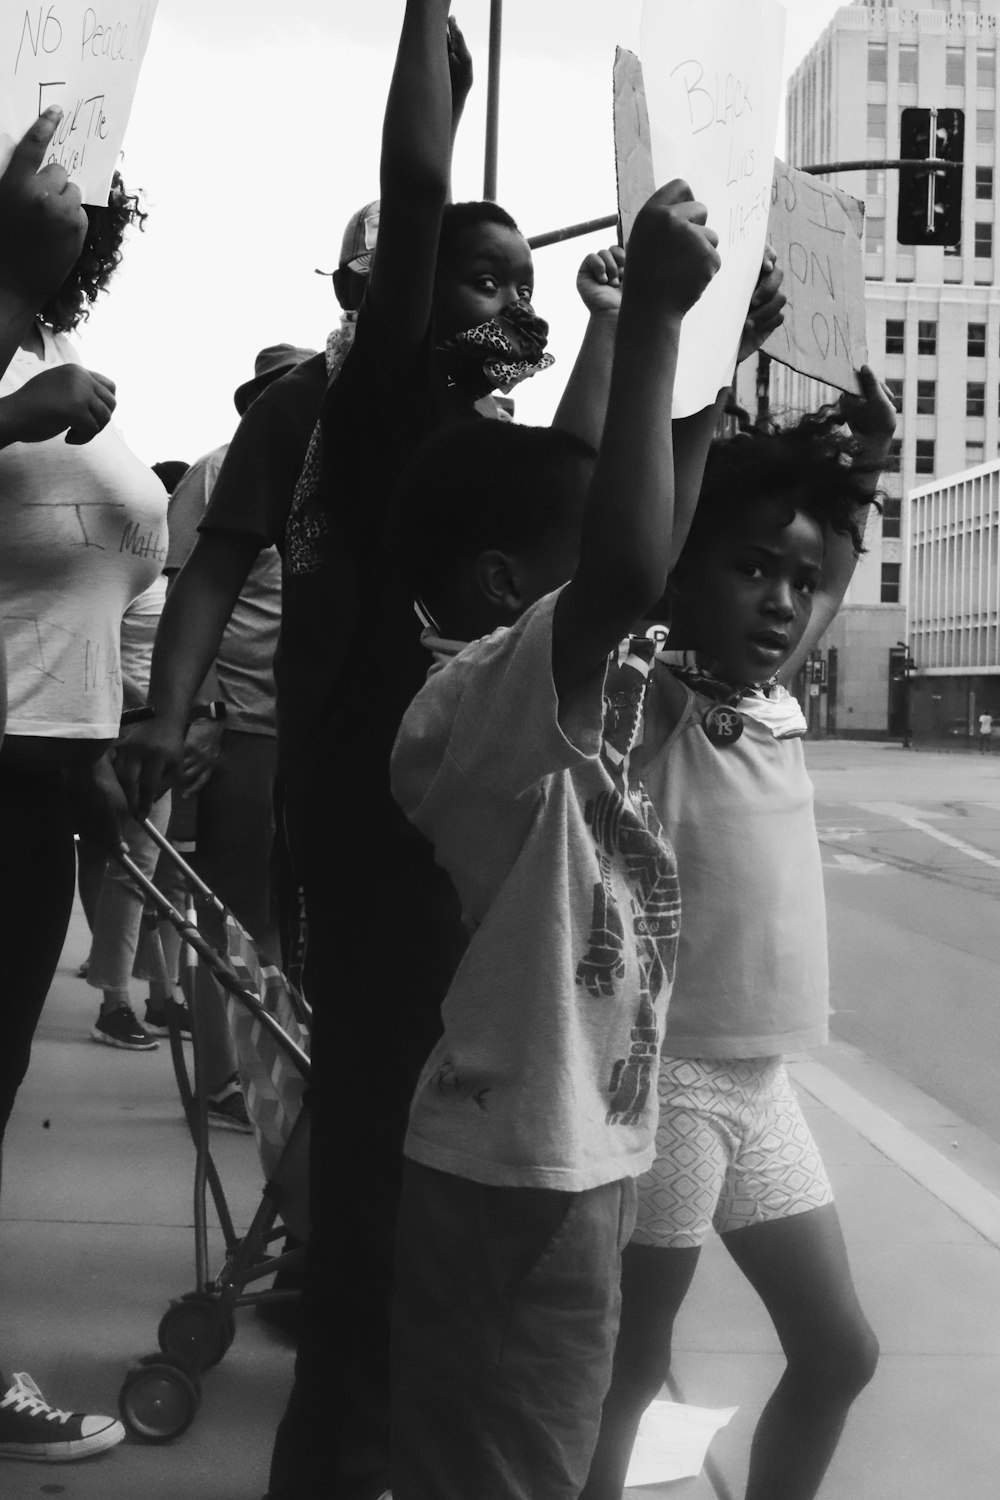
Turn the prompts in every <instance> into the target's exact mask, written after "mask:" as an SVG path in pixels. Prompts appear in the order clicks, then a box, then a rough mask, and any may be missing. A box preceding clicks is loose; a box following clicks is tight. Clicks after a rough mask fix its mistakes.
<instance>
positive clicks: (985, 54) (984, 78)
mask: <svg viewBox="0 0 1000 1500" xmlns="http://www.w3.org/2000/svg"><path fill="white" fill-rule="evenodd" d="M993 76H994V73H993V49H992V48H987V47H980V48H979V50H978V51H977V53H976V88H977V89H991V88H992V87H993Z"/></svg>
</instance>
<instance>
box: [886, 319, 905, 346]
mask: <svg viewBox="0 0 1000 1500" xmlns="http://www.w3.org/2000/svg"><path fill="white" fill-rule="evenodd" d="M905 329H906V325H905V323H904V322H903V320H902V318H887V319H886V324H885V352H886V354H902V353H903V335H904V333H905Z"/></svg>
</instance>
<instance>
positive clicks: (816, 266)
mask: <svg viewBox="0 0 1000 1500" xmlns="http://www.w3.org/2000/svg"><path fill="white" fill-rule="evenodd" d="M863 226H864V209H863V208H862V206H861V204H860V203H859V202H858V200H857V198H852V197H851V196H850V194H849V193H842V192H841V191H840V190H839V189H838V188H835V187H832V186H831V185H830V183H828V182H821V181H820V179H819V178H818V177H811V176H808V175H807V174H806V173H805V172H797V171H796V170H795V168H794V167H786V165H785V163H784V162H783V161H779V160H778V158H777V157H775V160H774V181H773V183H772V185H771V216H770V219H769V221H768V231H767V237H768V240H769V241H770V243H771V244H772V245H773V246H774V248H775V250H776V251H777V255H778V264H779V266H781V268H782V270H783V271H784V273H785V279H784V281H783V282H782V284H781V289H782V291H783V292H784V294H785V296H786V297H787V298H788V302H787V304H786V307H785V321H784V323H783V324H782V326H781V327H780V328H778V329H776V330H775V332H774V333H772V335H771V337H770V338H769V339H768V341H767V343H766V344H765V345H764V349H765V352H766V353H768V354H770V355H772V356H773V357H774V358H775V359H777V360H780V362H781V363H782V364H785V365H790V366H791V367H792V369H793V370H798V371H799V372H800V373H801V374H802V375H811V376H812V377H813V378H814V379H816V380H822V381H825V382H826V384H827V385H835V386H837V387H839V389H840V390H842V391H856V390H857V389H858V381H857V376H856V375H855V371H856V370H858V369H859V368H860V367H861V365H863V364H865V363H866V362H867V359H868V345H867V342H866V337H865V273H864V266H863V263H862V259H861V252H862V247H861V237H862V233H863Z"/></svg>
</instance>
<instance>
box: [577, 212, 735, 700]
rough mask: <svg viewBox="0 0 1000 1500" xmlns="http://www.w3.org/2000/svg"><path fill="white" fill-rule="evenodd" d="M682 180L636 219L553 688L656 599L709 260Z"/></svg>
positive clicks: (713, 256)
mask: <svg viewBox="0 0 1000 1500" xmlns="http://www.w3.org/2000/svg"><path fill="white" fill-rule="evenodd" d="M705 219H706V212H705V209H704V207H703V206H702V205H701V204H699V203H695V202H694V201H693V199H692V196H691V191H690V189H689V188H688V186H687V184H686V183H683V182H672V183H669V184H668V185H667V187H665V188H661V189H660V190H659V191H658V192H657V193H654V194H653V196H652V198H650V200H649V202H648V203H647V204H646V205H645V207H644V208H643V209H642V211H641V213H640V214H639V216H638V218H637V219H636V221H635V226H634V228H633V230H632V236H631V239H630V242H629V261H628V274H627V276H626V278H625V286H624V292H623V296H622V306H621V312H620V314H619V318H618V331H617V338H616V343H615V353H614V363H613V366H612V371H611V389H610V394H609V399H608V412H607V419H606V421H605V424H604V433H603V437H602V440H601V447H600V454H599V457H598V460H597V464H596V466H595V469H594V474H593V477H592V479H591V483H590V488H589V491H588V495H587V501H586V507H585V511H584V518H583V530H582V536H581V543H580V559H579V563H578V565H577V568H576V571H575V573H574V575H573V577H572V579H571V580H570V582H569V583H568V584H567V585H566V587H565V588H564V589H563V591H562V593H561V595H560V597H559V601H558V604H557V607H556V614H555V621H554V627H553V646H552V670H553V676H554V679H555V684H556V690H557V692H558V693H559V694H560V696H562V695H563V694H565V693H567V692H569V691H570V690H572V689H573V688H574V687H576V686H577V685H578V684H579V683H580V682H582V681H584V680H585V679H586V678H587V677H588V676H589V675H590V674H591V673H592V672H593V671H594V670H595V669H596V668H597V667H598V666H599V665H600V663H601V662H602V661H603V660H604V659H605V658H606V657H607V655H608V653H609V652H610V651H611V650H612V649H613V648H614V646H615V645H616V644H617V643H618V641H619V640H620V639H621V637H622V636H623V635H625V634H626V633H627V631H628V630H629V629H630V628H631V627H632V626H633V625H634V624H635V622H636V621H637V620H638V619H640V618H641V617H642V616H643V614H644V613H645V612H646V610H647V609H649V608H650V606H651V605H652V604H653V603H655V601H656V600H657V599H659V597H660V595H661V594H662V593H663V590H664V587H665V585H666V578H667V570H668V567H669V562H670V554H671V545H672V536H673V524H674V465H673V447H672V442H671V424H670V422H669V421H665V420H664V413H665V412H668V411H669V410H670V406H671V402H672V398H673V385H674V373H675V370H676V367H677V347H678V341H679V337H680V328H681V320H682V319H683V316H684V314H685V312H687V310H688V308H689V307H691V306H692V304H693V303H695V302H696V301H697V300H698V298H699V297H700V296H701V294H702V292H703V291H704V289H705V287H706V286H707V285H708V283H709V282H710V281H711V279H712V277H713V276H714V275H715V272H716V271H717V270H718V268H719V264H720V260H719V255H718V252H717V250H716V248H715V247H716V245H717V243H718V238H717V236H716V235H715V234H714V233H713V232H712V231H711V230H710V229H707V228H706V227H705Z"/></svg>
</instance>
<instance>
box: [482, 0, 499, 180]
mask: <svg viewBox="0 0 1000 1500" xmlns="http://www.w3.org/2000/svg"><path fill="white" fill-rule="evenodd" d="M502 30H503V0H490V61H489V73H488V76H487V83H486V163H485V167H484V170H483V197H484V198H488V199H490V200H491V201H492V202H494V203H495V202H496V196H497V158H498V156H499V154H500V40H501V32H502Z"/></svg>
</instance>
